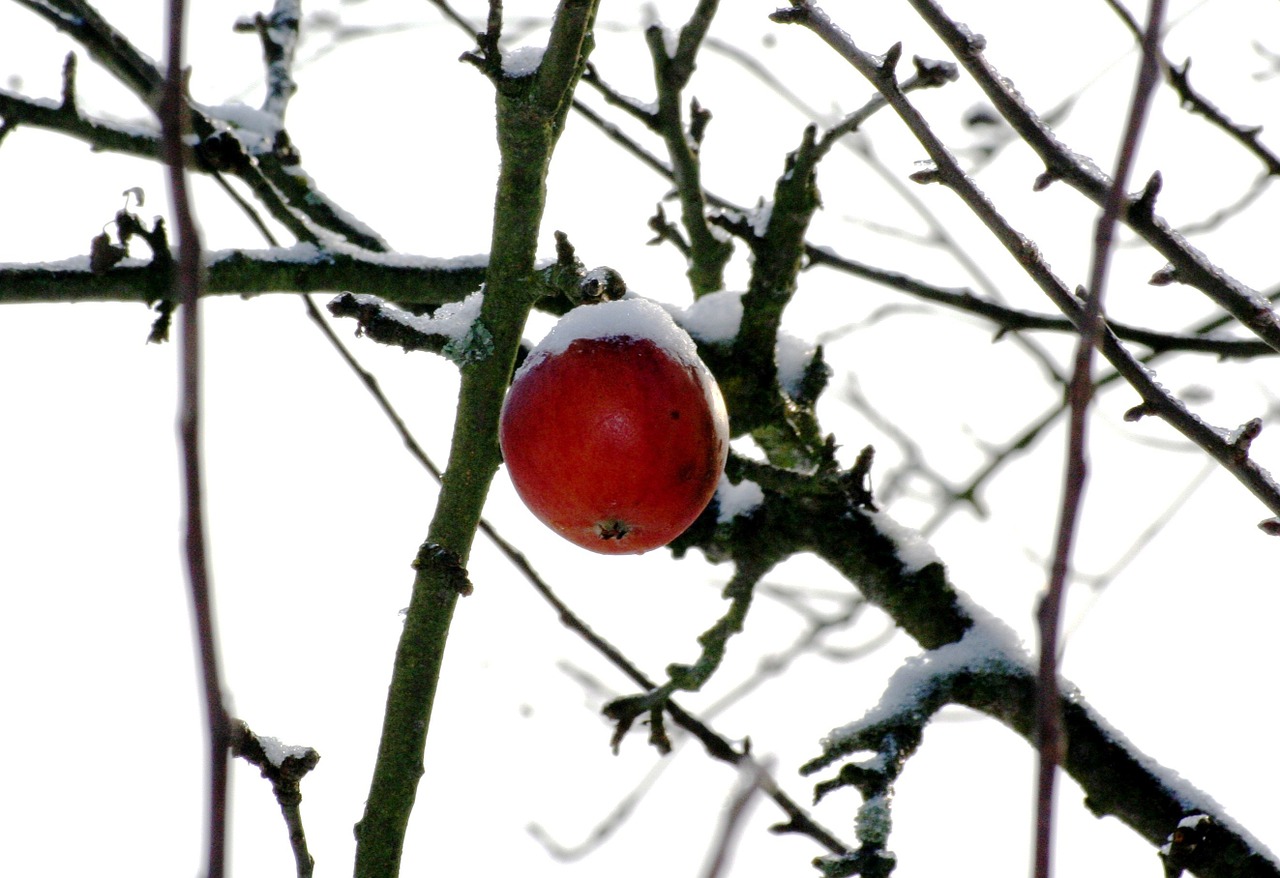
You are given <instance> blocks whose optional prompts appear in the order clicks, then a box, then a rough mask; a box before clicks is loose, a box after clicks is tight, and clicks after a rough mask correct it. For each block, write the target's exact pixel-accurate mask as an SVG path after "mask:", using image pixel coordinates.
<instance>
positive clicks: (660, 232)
mask: <svg viewBox="0 0 1280 878" xmlns="http://www.w3.org/2000/svg"><path fill="white" fill-rule="evenodd" d="M649 228H650V229H651V230H652V231H653V233H654V236H653V237H652V238H650V239H649V241H648V244H649V246H651V247H652V246H656V245H658V244H661V243H662V242H663V241H667V242H670V243H671V244H673V245H674V246H675V248H676V249H677V250H679V251H680V255H682V256H684V257H685V258H686V259H688V258H689V254H690V252H691V250H690V247H689V242H688V241H686V240H685V239H684V235H682V234H680V228H679V226H677V225H676V224H675V223H673V222H671V221H670V220H668V219H667V212H666V211H665V210H663V209H662V204H661V203H659V204H658V206H657V208H656V209H655V211H654V214H653V216H651V217H649Z"/></svg>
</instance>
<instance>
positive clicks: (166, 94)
mask: <svg viewBox="0 0 1280 878" xmlns="http://www.w3.org/2000/svg"><path fill="white" fill-rule="evenodd" d="M185 17H186V4H185V2H184V0H170V2H169V9H168V19H169V20H168V42H167V53H168V59H167V62H166V63H167V67H166V72H165V78H164V86H163V91H162V92H161V96H160V103H159V108H158V115H159V117H160V127H161V131H162V132H163V143H164V157H165V163H166V164H167V165H168V171H169V187H170V193H171V197H172V199H173V205H174V215H175V220H176V221H175V223H174V225H175V227H176V229H177V232H178V268H177V274H176V278H175V281H176V283H177V287H178V296H177V298H178V300H179V301H180V302H181V303H182V343H181V357H182V363H181V384H180V386H181V402H180V405H179V411H178V422H179V425H180V434H181V444H182V474H183V492H184V495H185V501H186V538H185V557H186V566H187V578H188V585H189V587H190V593H191V606H192V612H193V615H194V622H195V628H196V639H197V642H198V643H199V650H200V667H201V682H202V685H203V689H204V701H205V722H206V728H207V734H208V736H209V741H208V745H209V751H208V758H209V799H208V804H207V808H208V813H207V815H206V816H207V819H208V825H207V828H206V832H205V843H206V845H207V846H208V847H207V851H206V860H205V875H206V876H207V878H222V875H223V873H224V870H225V859H226V833H227V758H228V747H229V745H230V725H229V721H228V718H227V712H226V707H225V705H224V704H223V698H222V675H221V671H220V668H219V662H218V640H217V634H216V631H215V628H214V614H213V596H212V590H211V584H210V577H209V564H208V554H207V552H208V550H207V546H206V541H205V521H204V500H203V490H202V487H201V482H202V475H201V470H200V311H199V306H198V300H199V297H200V287H201V284H202V277H201V273H202V269H201V264H200V263H201V255H200V235H199V232H198V230H197V229H196V224H195V217H194V216H193V215H192V211H191V201H190V195H189V193H188V191H187V178H186V170H185V167H184V165H185V161H184V153H185V150H184V149H183V142H182V138H183V131H184V130H185V128H186V123H187V121H188V120H187V117H186V109H187V102H186V94H185V91H186V89H185V82H184V79H185V76H184V72H183V69H182V40H183V30H184V23H185Z"/></svg>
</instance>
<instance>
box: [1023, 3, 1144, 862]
mask: <svg viewBox="0 0 1280 878" xmlns="http://www.w3.org/2000/svg"><path fill="white" fill-rule="evenodd" d="M1163 21H1164V0H1152V2H1151V6H1150V7H1149V9H1148V13H1147V25H1146V30H1145V31H1144V33H1143V37H1142V57H1141V59H1140V64H1139V68H1138V77H1137V82H1136V83H1135V85H1134V91H1133V99H1132V101H1131V102H1130V106H1129V118H1128V121H1127V123H1126V126H1125V133H1124V140H1123V141H1122V142H1121V145H1120V150H1119V154H1118V156H1117V158H1116V169H1115V173H1114V174H1113V175H1112V180H1111V187H1110V189H1109V190H1108V191H1107V198H1106V201H1105V202H1104V204H1103V209H1102V213H1101V215H1100V216H1099V217H1098V223H1097V226H1096V227H1095V231H1094V241H1093V264H1092V266H1091V268H1090V271H1089V289H1088V295H1087V298H1086V300H1085V308H1084V320H1083V323H1082V325H1081V330H1080V341H1079V343H1078V345H1077V347H1076V357H1075V368H1074V371H1073V373H1072V376H1071V384H1070V386H1069V387H1068V400H1069V402H1070V406H1071V423H1070V435H1069V438H1068V442H1067V466H1066V477H1065V480H1064V481H1065V484H1064V485H1063V491H1062V508H1061V510H1060V513H1059V519H1058V531H1057V537H1056V544H1055V546H1054V553H1053V566H1052V570H1051V572H1050V578H1049V587H1048V589H1047V591H1046V592H1045V595H1044V597H1043V598H1042V600H1041V602H1040V608H1039V613H1038V616H1039V623H1040V668H1039V680H1038V694H1037V699H1036V701H1037V703H1036V728H1037V737H1038V743H1039V751H1040V759H1039V771H1038V777H1037V783H1036V830H1035V832H1036V838H1035V858H1034V874H1035V876H1036V878H1049V876H1050V875H1051V874H1052V871H1053V870H1052V863H1053V790H1054V786H1055V783H1056V781H1057V768H1058V765H1059V763H1061V762H1062V759H1063V756H1064V755H1065V754H1064V749H1063V748H1064V747H1065V742H1064V741H1063V736H1062V712H1061V703H1060V701H1059V698H1058V652H1059V633H1060V630H1061V627H1062V623H1061V620H1062V604H1063V601H1064V600H1065V597H1066V590H1067V576H1068V573H1069V571H1070V569H1071V553H1072V549H1073V547H1074V543H1075V536H1076V529H1077V525H1078V523H1079V519H1080V510H1081V507H1082V505H1083V502H1084V490H1085V482H1086V480H1087V478H1088V472H1089V467H1088V461H1087V457H1086V448H1087V446H1088V411H1089V403H1090V401H1091V399H1092V396H1093V355H1094V351H1095V349H1096V348H1097V346H1098V344H1099V342H1100V341H1101V339H1102V330H1103V325H1104V324H1103V315H1104V313H1105V312H1104V310H1103V298H1104V294H1105V288H1106V280H1107V270H1108V266H1109V265H1110V259H1111V244H1112V236H1113V233H1114V231H1115V226H1116V223H1117V222H1118V221H1119V218H1120V211H1121V209H1122V207H1123V205H1124V202H1125V186H1126V182H1127V181H1128V179H1129V175H1130V172H1131V170H1132V167H1133V162H1134V158H1135V156H1136V155H1137V152H1138V144H1139V142H1140V140H1141V138H1142V129H1143V127H1144V125H1145V124H1146V118H1147V110H1148V108H1149V106H1150V99H1151V94H1152V92H1153V91H1154V89H1155V86H1156V83H1157V81H1158V79H1159V76H1160V71H1159V61H1158V59H1159V52H1160V30H1161V26H1162V23H1163Z"/></svg>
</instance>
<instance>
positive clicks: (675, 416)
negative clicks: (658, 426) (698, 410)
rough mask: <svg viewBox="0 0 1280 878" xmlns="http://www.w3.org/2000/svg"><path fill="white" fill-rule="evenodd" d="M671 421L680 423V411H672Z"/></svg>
mask: <svg viewBox="0 0 1280 878" xmlns="http://www.w3.org/2000/svg"><path fill="white" fill-rule="evenodd" d="M671 420H673V421H678V420H680V413H679V412H678V411H675V410H674V409H672V411H671Z"/></svg>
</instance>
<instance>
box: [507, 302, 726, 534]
mask: <svg viewBox="0 0 1280 878" xmlns="http://www.w3.org/2000/svg"><path fill="white" fill-rule="evenodd" d="M499 438H500V440H501V443H502V454H503V457H504V459H505V460H506V464H507V471H508V473H509V474H510V476H511V481H512V483H513V484H514V485H515V488H516V492H517V493H518V494H519V495H520V499H521V500H523V501H524V503H525V505H526V506H528V507H529V509H530V510H531V511H532V512H533V514H534V515H536V516H537V517H538V518H539V519H540V520H541V521H542V522H543V523H544V524H546V525H547V526H548V527H550V528H551V529H552V530H554V531H555V532H556V533H558V534H560V535H561V536H562V537H564V538H565V539H567V540H570V541H571V542H573V543H576V544H577V545H579V546H582V547H583V548H587V549H591V550H592V551H594V552H601V553H604V554H610V555H616V554H628V553H632V554H634V553H639V552H646V551H648V550H650V549H654V548H657V547H659V546H665V545H666V544H667V543H669V542H671V541H672V540H673V539H675V538H676V537H677V536H679V535H680V534H681V533H683V532H684V530H685V529H686V528H687V527H688V526H689V525H690V524H692V523H693V520H694V519H695V518H697V517H698V515H699V514H700V513H701V512H702V510H703V509H704V508H706V505H707V504H708V503H709V502H710V501H711V497H712V496H713V495H714V494H715V490H716V484H717V483H718V482H719V480H720V475H721V473H723V471H724V463H725V458H726V456H727V455H728V449H729V417H728V414H727V413H726V412H725V407H724V400H723V399H722V398H721V396H720V389H719V387H717V386H716V382H715V378H714V377H712V375H711V372H710V371H709V370H708V369H707V367H706V365H704V364H703V362H702V360H701V359H699V357H698V351H697V348H696V347H695V346H694V343H693V340H692V339H691V338H689V335H688V334H687V333H686V332H685V331H684V330H682V329H681V328H680V327H678V326H677V325H676V324H675V321H673V320H672V319H671V317H670V316H669V315H668V314H667V312H666V311H664V310H663V309H662V308H661V307H660V306H659V305H657V304H655V303H653V302H650V301H648V300H646V299H639V298H628V299H621V300H618V301H613V302H601V303H599V304H595V305H582V306H579V307H578V308H575V309H574V310H572V311H570V312H569V313H568V314H566V315H565V316H564V317H563V318H561V319H560V321H559V322H558V323H557V324H556V325H555V327H554V328H553V329H552V330H551V332H549V333H548V334H547V336H546V338H545V339H543V341H542V343H541V344H539V345H538V346H537V347H536V348H534V350H533V352H532V353H530V354H529V356H528V358H527V359H526V360H525V362H524V364H523V365H522V366H521V367H520V369H519V370H518V371H517V372H516V375H515V378H514V380H513V381H512V383H511V389H510V390H509V391H508V392H507V399H506V402H505V403H504V405H503V407H502V420H501V424H500V426H499Z"/></svg>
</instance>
